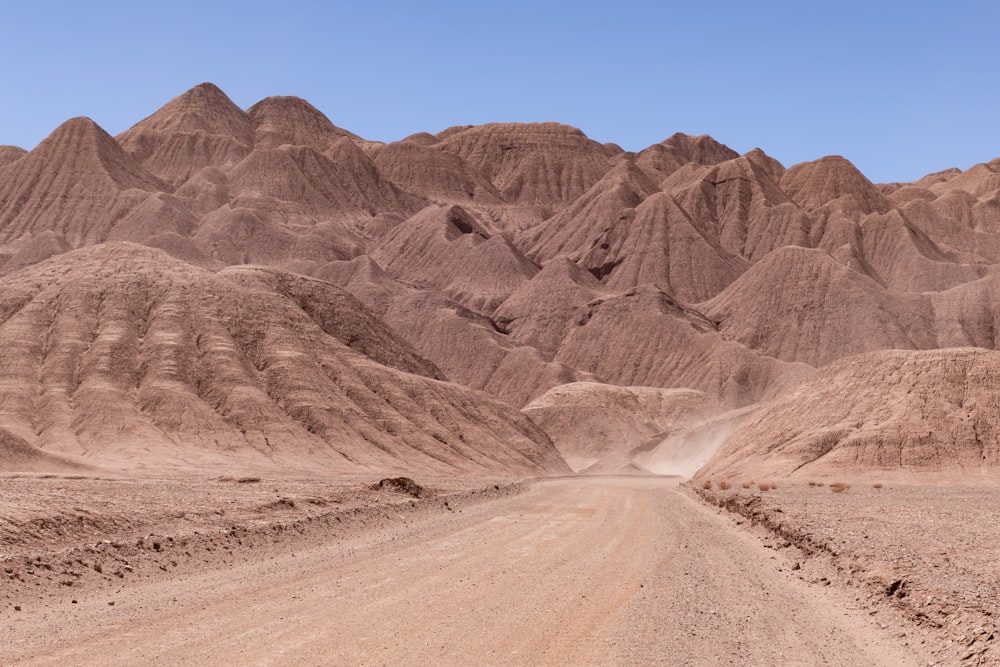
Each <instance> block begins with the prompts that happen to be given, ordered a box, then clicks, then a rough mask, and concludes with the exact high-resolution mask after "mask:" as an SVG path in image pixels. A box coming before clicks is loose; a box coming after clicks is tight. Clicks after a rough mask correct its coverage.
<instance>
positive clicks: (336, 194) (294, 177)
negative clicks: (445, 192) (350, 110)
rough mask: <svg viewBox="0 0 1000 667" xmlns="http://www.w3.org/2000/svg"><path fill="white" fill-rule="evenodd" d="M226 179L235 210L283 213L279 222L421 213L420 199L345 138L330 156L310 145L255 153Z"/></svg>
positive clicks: (256, 151) (336, 143) (237, 166)
mask: <svg viewBox="0 0 1000 667" xmlns="http://www.w3.org/2000/svg"><path fill="white" fill-rule="evenodd" d="M226 178H227V182H228V185H229V193H230V196H231V197H232V204H233V205H234V206H241V207H245V208H255V209H259V210H261V211H262V212H266V213H278V214H279V216H278V217H277V218H276V220H281V221H288V222H298V221H300V220H302V219H309V218H310V216H315V215H316V214H327V215H335V216H344V217H351V216H352V214H353V215H354V216H355V217H357V216H361V217H363V218H370V217H373V216H375V215H376V214H378V213H382V212H387V211H392V212H407V213H410V212H413V211H416V210H417V209H419V205H418V204H417V201H416V198H415V197H412V196H406V195H404V194H402V193H401V192H400V191H399V190H398V189H397V188H395V187H394V186H393V185H391V184H390V183H388V182H386V181H385V180H384V179H383V178H382V177H381V176H380V175H379V173H378V171H377V170H376V169H375V166H374V165H373V164H372V163H371V160H369V159H368V157H366V156H365V154H364V153H363V152H362V151H361V149H360V148H358V147H357V146H356V145H354V143H353V142H352V141H351V140H350V139H348V138H346V137H342V138H340V139H339V140H337V141H336V142H335V143H334V145H333V146H332V147H331V148H330V149H329V151H328V153H327V154H323V153H320V152H318V151H316V150H314V149H312V148H309V147H306V146H288V145H285V146H281V147H279V148H274V149H258V150H255V151H253V152H252V153H250V154H249V155H248V156H247V157H246V158H245V159H243V160H241V161H240V162H239V163H238V164H236V165H235V166H233V168H232V169H231V170H230V171H229V172H228V173H227V175H226Z"/></svg>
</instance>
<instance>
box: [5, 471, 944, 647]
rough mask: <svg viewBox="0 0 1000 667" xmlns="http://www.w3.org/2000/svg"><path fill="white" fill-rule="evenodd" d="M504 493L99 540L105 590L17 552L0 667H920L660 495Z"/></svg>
mask: <svg viewBox="0 0 1000 667" xmlns="http://www.w3.org/2000/svg"><path fill="white" fill-rule="evenodd" d="M261 484H263V482H261ZM250 486H252V483H248V484H240V485H236V484H232V485H231V486H230V487H229V488H233V489H238V491H237V492H236V493H238V494H241V493H250V492H247V491H245V490H244V489H246V488H247V487H250ZM514 490H516V489H514ZM511 491H512V490H511V489H507V488H504V487H500V488H495V487H489V489H488V490H487V491H486V492H483V493H479V494H477V493H472V492H468V491H465V492H460V493H457V494H454V495H450V496H447V497H444V496H440V495H439V496H438V497H436V498H432V499H429V500H413V499H408V500H405V501H400V502H395V503H393V504H391V505H386V504H384V502H385V501H383V503H382V504H380V505H378V504H377V505H375V506H374V507H368V508H367V509H366V508H364V507H359V508H357V512H354V510H337V511H336V512H327V513H326V514H322V513H318V514H316V515H314V516H312V517H310V518H306V517H290V516H289V517H285V518H284V520H283V521H284V525H287V526H289V527H286V528H284V529H283V530H282V531H280V532H279V533H275V532H273V526H274V525H282V520H276V521H273V522H271V524H270V525H271V526H272V527H271V528H266V527H263V526H265V525H267V522H263V521H262V522H261V523H260V524H259V525H257V527H256V528H253V527H250V526H248V525H247V524H246V522H243V523H238V524H237V525H234V526H230V528H229V533H230V534H229V535H227V536H225V537H223V536H219V535H215V536H213V537H211V540H212V541H204V540H203V539H201V538H204V537H205V535H204V534H202V531H201V530H199V531H198V532H199V535H194V534H193V533H190V532H189V533H184V534H183V535H182V533H180V532H178V533H177V535H176V536H170V535H167V536H161V537H157V538H147V539H145V540H144V541H143V544H142V545H140V546H138V547H137V546H135V545H134V544H131V543H130V544H124V543H119V546H118V547H115V546H114V544H113V543H112V544H111V545H105V549H109V550H112V551H113V552H114V553H115V554H117V560H115V562H116V563H119V562H120V561H121V560H127V561H128V562H129V563H130V567H132V571H131V572H128V573H127V574H126V575H125V576H124V577H117V576H115V575H113V574H112V575H110V576H106V573H98V574H97V576H90V575H87V576H80V577H77V578H74V577H72V576H70V575H58V574H56V571H57V570H59V569H60V567H63V566H62V564H61V562H59V561H58V560H57V554H56V552H55V551H52V550H50V551H49V552H47V553H48V555H47V556H45V557H44V559H45V560H46V562H47V563H50V564H54V567H53V568H52V569H51V570H45V569H44V568H41V569H39V568H36V569H35V572H36V573H37V572H46V573H49V575H50V578H49V579H45V578H44V577H41V578H40V577H39V576H37V575H36V576H34V578H32V575H28V574H26V573H25V572H24V571H23V569H21V568H22V567H23V565H24V560H25V559H26V556H25V555H24V554H18V555H17V556H14V557H12V558H9V559H8V562H10V563H14V564H16V563H20V565H17V566H16V567H13V568H8V569H11V570H12V571H13V572H14V573H15V574H17V575H18V578H16V579H8V582H13V584H16V586H14V587H13V588H12V589H9V590H12V591H13V592H9V594H8V595H7V597H11V596H12V595H13V596H15V597H16V596H21V597H23V600H22V601H21V602H19V603H17V602H16V600H14V599H11V600H9V601H8V602H7V604H5V605H4V606H3V608H2V611H0V627H2V628H3V633H4V637H5V641H4V642H3V644H2V647H0V663H2V664H5V665H6V664H141V663H147V662H150V661H152V660H157V661H160V662H165V663H167V664H207V663H211V664H336V665H395V664H428V665H429V664H434V665H468V664H490V665H613V664H620V665H648V664H664V665H765V664H815V665H860V664H864V665H912V664H926V662H927V656H926V655H924V654H922V653H920V652H919V651H920V649H919V647H907V646H905V645H904V644H903V642H901V641H900V640H899V639H898V632H895V631H892V630H888V631H887V630H885V629H882V628H880V627H879V622H878V621H877V620H876V619H874V618H873V617H872V616H870V615H869V613H868V610H867V609H865V608H863V607H862V606H861V605H859V604H858V603H857V602H856V601H855V600H854V597H853V596H851V595H850V594H847V593H845V592H844V591H843V590H841V589H839V588H838V587H832V586H824V585H822V584H821V583H812V582H809V581H806V580H804V579H802V578H800V577H799V576H796V572H795V571H793V570H792V569H791V567H792V563H793V562H794V559H793V558H791V557H790V556H791V554H785V553H780V552H776V551H775V550H772V549H768V548H766V547H765V545H764V544H762V542H761V539H760V538H759V537H758V536H755V535H754V534H752V533H750V532H748V531H746V530H745V529H744V528H743V527H740V526H737V521H736V520H735V519H734V518H733V517H732V515H730V514H729V513H727V512H725V511H723V510H720V509H717V508H714V507H710V506H708V505H706V504H705V503H703V502H701V501H700V500H698V499H697V498H696V497H695V496H694V495H693V494H692V493H691V492H690V491H689V490H686V489H684V488H681V487H679V486H678V484H677V482H676V480H670V479H665V478H580V479H561V480H549V481H542V482H536V483H534V484H532V485H530V486H528V487H526V490H524V492H523V493H519V494H513V495H512V494H511ZM272 493H273V492H272ZM341 493H345V492H344V491H341ZM358 493H359V494H361V495H363V494H364V492H361V491H358ZM446 503H447V504H446ZM232 504H236V505H238V504H239V503H232ZM296 507H298V503H296ZM352 512H354V513H353V514H352ZM335 517H339V518H341V521H340V522H338V521H337V520H336V518H335ZM352 517H354V518H352ZM294 526H297V527H294ZM202 530H204V526H202ZM232 533H235V535H233V534H232ZM205 539H209V538H205ZM154 540H155V541H157V542H158V543H159V544H160V547H159V550H157V549H155V548H150V547H149V543H150V542H152V541H154ZM206 547H208V548H212V549H213V550H212V551H205V548H206ZM63 553H67V552H66V551H65V550H64V551H63ZM102 553H104V552H102ZM108 553H111V552H108ZM184 554H189V555H184ZM105 556H107V554H105ZM64 560H68V559H64ZM83 560H86V559H83ZM106 560H108V561H110V560H113V559H110V558H106ZM147 561H151V562H154V563H155V562H157V561H159V562H160V565H159V566H155V567H152V566H150V565H148V564H147ZM170 562H174V563H176V565H173V566H171V565H169V563H170ZM64 569H65V568H64ZM102 569H104V570H108V569H109V568H108V567H103V568H102ZM60 576H61V577H62V578H63V579H65V580H70V579H73V580H74V583H73V584H72V585H62V584H60V583H58V581H56V580H57V579H59V578H60ZM32 584H33V585H32ZM31 593H34V594H35V595H34V596H31V595H30V594H31ZM15 607H19V609H15Z"/></svg>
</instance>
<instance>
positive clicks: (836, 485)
mask: <svg viewBox="0 0 1000 667" xmlns="http://www.w3.org/2000/svg"><path fill="white" fill-rule="evenodd" d="M849 488H851V485H850V484H845V483H844V482H831V483H830V490H831V491H833V492H834V493H843V492H844V491H847V490H848V489H849Z"/></svg>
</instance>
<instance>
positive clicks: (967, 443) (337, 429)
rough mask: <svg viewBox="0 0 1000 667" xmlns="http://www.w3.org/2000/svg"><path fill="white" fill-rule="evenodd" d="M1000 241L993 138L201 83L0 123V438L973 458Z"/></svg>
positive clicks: (587, 460)
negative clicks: (105, 111) (630, 122)
mask: <svg viewBox="0 0 1000 667" xmlns="http://www.w3.org/2000/svg"><path fill="white" fill-rule="evenodd" d="M998 264H1000V161H998V160H994V161H992V162H988V163H984V164H980V165H977V166H975V167H973V168H971V169H969V170H967V171H964V172H963V171H959V170H957V169H950V170H946V171H943V172H940V173H936V174H931V175H929V176H927V177H925V178H923V179H921V180H919V181H917V182H915V183H905V184H904V183H892V184H873V183H871V182H870V181H869V180H868V179H867V178H865V176H864V175H863V174H861V173H860V172H859V171H858V170H857V169H856V168H855V167H854V166H853V165H852V164H851V163H850V162H849V161H847V160H846V159H844V158H842V157H836V156H831V157H824V158H821V159H818V160H816V161H814V162H809V163H803V164H798V165H795V166H791V167H788V168H786V167H785V166H783V165H782V164H780V163H779V162H778V161H777V160H775V159H773V158H771V157H769V156H768V155H766V154H765V153H764V152H763V151H761V150H759V149H756V150H753V151H751V152H749V153H747V154H745V155H738V154H736V153H735V152H734V151H732V150H731V149H729V148H728V147H726V146H724V145H722V144H720V143H718V142H716V141H715V140H713V139H712V138H710V137H708V136H700V137H691V136H686V135H683V134H675V135H673V136H671V137H670V138H668V139H666V140H665V141H663V142H662V143H659V144H655V145H653V146H650V147H649V148H646V149H645V150H642V151H640V152H638V153H631V152H626V151H623V150H622V149H621V148H620V147H618V146H616V145H614V144H600V143H597V142H595V141H593V140H591V139H589V138H588V137H586V136H585V135H584V134H583V133H582V132H580V131H579V130H576V129H574V128H571V127H567V126H564V125H559V124H557V123H540V124H502V123H497V124H490V125H483V126H467V127H453V128H449V129H447V130H444V131H443V132H440V133H438V134H429V133H421V134H416V135H413V136H410V137H407V138H406V139H403V140H402V141H398V142H393V143H388V144H386V143H382V142H378V141H372V140H367V139H363V138H361V137H358V136H357V135H355V134H353V133H351V132H350V131H348V130H345V129H341V128H339V127H337V126H336V125H334V124H333V123H332V122H331V121H330V120H329V119H328V118H327V117H326V116H325V115H323V114H322V113H321V112H320V111H318V110H317V109H315V108H314V107H312V106H311V105H310V104H309V103H308V102H306V101H304V100H301V99H298V98H294V97H272V98H267V99H265V100H262V101H260V102H258V103H257V104H255V105H253V106H251V107H250V108H249V109H246V110H244V109H241V108H239V107H238V106H236V105H235V104H234V103H233V102H232V101H231V100H230V99H229V98H228V97H226V95H225V94H224V93H223V92H222V91H221V90H219V89H218V88H217V87H215V86H213V85H211V84H202V85H199V86H197V87H195V88H193V89H191V90H189V91H187V92H186V93H184V94H182V95H180V96H179V97H177V98H175V99H173V100H171V101H170V102H168V103H167V104H166V105H165V106H164V107H163V108H161V109H160V110H158V111H156V112H155V113H153V114H152V115H151V116H149V117H148V118H145V119H143V120H141V121H139V122H138V123H136V124H135V125H134V126H133V127H131V128H130V129H128V130H126V131H125V132H123V133H122V134H120V135H118V136H117V137H112V136H110V135H108V134H107V133H106V132H105V131H104V130H103V129H102V128H100V127H99V126H98V125H97V124H95V123H94V122H93V121H91V120H89V119H86V118H74V119H72V120H69V121H67V122H66V123H64V124H63V125H61V126H60V127H58V128H56V129H55V130H54V131H53V132H52V134H51V135H50V136H49V137H48V138H46V139H45V140H44V141H43V142H42V143H41V144H39V145H38V146H37V147H36V148H34V149H33V150H31V151H25V150H23V149H20V148H17V147H0V273H2V275H3V277H2V279H0V303H2V323H0V337H2V338H3V341H4V345H3V352H2V363H3V368H4V370H5V373H4V377H3V378H2V385H0V403H2V405H3V411H2V415H0V419H2V422H0V429H2V434H3V437H2V439H0V440H2V443H3V444H2V450H0V465H2V466H3V468H4V469H5V470H8V471H16V470H21V469H37V470H43V469H47V468H65V469H68V468H75V467H80V466H86V467H88V468H90V469H118V470H125V469H132V470H135V469H140V470H141V469H149V470H169V469H175V470H180V469H183V468H185V467H187V466H192V465H199V466H201V465H216V464H219V463H220V462H221V461H225V462H226V465H230V466H233V467H235V468H246V469H254V468H257V467H262V468H265V469H285V468H287V469H290V470H291V469H294V470H300V471H313V472H318V473H322V472H332V473H347V472H354V473H377V472H400V471H406V470H413V471H418V472H429V473H440V474H444V475H447V474H451V473H479V472H491V473H502V472H509V473H512V474H515V475H519V474H548V473H561V472H566V471H567V470H568V468H567V466H566V464H565V463H564V462H563V461H564V460H565V461H569V462H570V463H571V464H572V465H573V467H574V468H575V469H577V470H581V469H583V468H586V467H590V466H593V465H595V464H598V463H599V462H600V459H602V458H605V457H610V458H609V460H608V461H606V462H605V464H604V468H601V466H598V469H611V468H616V469H617V468H621V467H623V466H633V467H634V469H636V470H641V469H643V466H642V465H641V463H640V462H639V461H638V459H636V458H635V457H636V456H638V454H639V453H641V452H643V451H644V452H647V453H648V452H650V451H652V450H653V449H656V448H660V449H661V450H662V449H663V445H665V444H666V440H667V439H668V436H669V435H670V434H676V433H678V432H680V431H684V430H685V429H692V428H695V426H696V424H695V422H697V421H698V420H703V421H704V420H707V422H706V423H719V422H718V419H719V418H720V417H722V418H723V421H724V422H725V423H727V424H729V426H730V428H726V429H722V430H721V431H719V433H723V435H721V436H719V437H714V438H708V439H707V440H712V441H719V440H724V441H725V444H724V445H723V446H722V449H721V450H720V453H719V455H718V457H716V459H714V460H713V461H712V462H711V464H708V465H707V467H706V468H705V469H704V472H705V473H707V472H709V471H712V472H713V474H726V475H729V474H732V475H737V474H747V475H752V474H754V471H756V470H760V471H761V474H783V475H785V474H792V473H793V472H796V471H805V472H811V471H813V470H816V471H824V472H826V473H829V474H837V473H840V472H843V473H846V472H851V471H855V472H858V471H864V470H874V471H876V472H879V471H884V472H885V473H887V474H888V473H905V474H916V475H919V474H922V473H931V474H938V473H943V472H947V473H949V474H951V473H955V474H959V475H961V474H962V472H963V471H968V472H970V473H976V474H982V473H985V472H988V471H991V470H993V469H995V466H996V464H997V457H996V452H995V451H993V449H995V448H994V446H993V445H994V432H995V430H996V429H997V428H998V427H997V418H996V415H995V414H994V411H993V410H992V408H993V406H994V405H995V404H996V390H995V386H996V383H995V382H993V381H992V380H991V378H992V375H991V374H990V371H989V369H990V368H992V367H993V365H995V363H996V361H995V360H994V359H993V356H992V355H993V350H995V349H996V348H997V344H998V339H997V333H996V332H997V330H998V326H997V322H996V317H997V315H996V313H997V312H1000V311H998V299H1000V283H998V280H1000V276H998V273H997V266H998ZM910 387H912V388H913V391H912V392H911V391H909V390H908V388H910ZM917 396H925V397H926V398H927V400H918V398H916V397H917ZM727 413H731V414H729V417H726V416H725V415H726V414H727ZM807 415H808V417H807ZM712 420H715V421H714V422H713V421H712ZM695 431H697V429H696V428H695ZM728 431H732V433H731V435H728V437H724V435H725V434H727V433H728ZM657 437H659V438H660V439H659V440H656V438H657ZM650 438H652V439H653V441H650V440H649V439H650ZM673 443H674V444H673V445H672V446H678V447H680V446H683V443H681V442H679V441H678V440H677V439H676V438H674V440H673ZM719 444H721V442H712V443H711V445H710V446H707V447H706V448H704V451H703V452H701V454H700V456H701V460H700V461H699V464H700V463H706V464H707V460H708V458H709V457H710V455H711V454H712V451H713V449H714V448H715V447H716V446H717V445H719ZM630 452H631V454H629V453H630ZM661 458H662V457H661ZM667 458H669V457H667ZM663 460H666V459H663ZM647 462H648V456H647ZM659 471H660V472H663V471H664V470H659Z"/></svg>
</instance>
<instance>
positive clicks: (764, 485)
mask: <svg viewBox="0 0 1000 667" xmlns="http://www.w3.org/2000/svg"><path fill="white" fill-rule="evenodd" d="M757 488H758V489H760V490H761V491H770V490H771V485H770V484H768V483H767V482H761V483H760V484H758V485H757Z"/></svg>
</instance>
